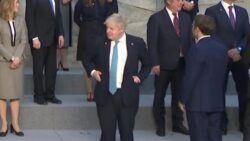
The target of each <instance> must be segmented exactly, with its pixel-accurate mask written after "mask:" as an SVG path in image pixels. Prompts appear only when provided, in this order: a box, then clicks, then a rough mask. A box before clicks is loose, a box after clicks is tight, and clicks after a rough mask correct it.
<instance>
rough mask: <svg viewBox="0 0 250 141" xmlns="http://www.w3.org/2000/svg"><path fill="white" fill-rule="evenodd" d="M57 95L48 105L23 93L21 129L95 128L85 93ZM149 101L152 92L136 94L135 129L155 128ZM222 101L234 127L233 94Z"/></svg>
mask: <svg viewBox="0 0 250 141" xmlns="http://www.w3.org/2000/svg"><path fill="white" fill-rule="evenodd" d="M58 98H60V99H61V100H62V101H63V103H62V104H61V105H56V104H50V103H49V104H48V105H37V104H34V103H33V98H32V96H30V95H25V96H24V98H23V99H22V104H21V111H20V123H21V125H22V127H23V129H70V130H71V129H74V130H88V129H99V123H98V119H97V114H96V107H95V103H93V102H92V103H89V102H87V101H86V97H85V95H59V96H58ZM170 99H171V96H170V95H167V96H166V99H165V105H166V113H167V114H166V127H167V130H170V129H171V128H170V127H171V119H170V117H171V112H170ZM152 103H153V95H141V96H140V106H139V111H138V114H137V116H136V122H135V129H138V130H153V129H155V126H154V122H153V117H152ZM226 104H227V112H228V116H229V129H230V130H237V129H238V128H237V127H238V120H237V115H238V114H237V111H238V110H237V109H238V108H237V98H236V96H234V95H230V96H227V99H226ZM185 124H186V121H185Z"/></svg>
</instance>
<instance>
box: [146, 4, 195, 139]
mask: <svg viewBox="0 0 250 141" xmlns="http://www.w3.org/2000/svg"><path fill="white" fill-rule="evenodd" d="M165 4H166V7H165V8H164V9H162V10H161V11H159V12H157V13H155V14H153V15H152V16H151V17H150V18H149V21H148V29H147V43H148V49H149V53H150V57H151V60H152V65H153V69H152V71H153V73H154V74H155V82H154V85H155V94H154V103H153V114H154V119H155V123H156V134H157V135H159V136H165V117H164V114H165V104H164V98H165V96H166V89H167V87H168V84H169V83H171V91H172V103H171V108H172V121H173V124H172V129H173V131H175V132H180V133H183V134H188V130H187V128H186V127H185V126H183V123H182V122H183V112H182V111H181V110H180V109H179V107H178V100H179V88H180V83H181V79H182V75H183V71H184V67H185V60H184V58H185V55H186V53H187V51H188V49H189V47H190V46H191V45H192V44H193V42H194V40H193V38H192V32H191V20H190V17H189V16H188V15H187V14H186V13H184V12H181V8H182V4H183V2H182V1H180V0H166V1H165Z"/></svg>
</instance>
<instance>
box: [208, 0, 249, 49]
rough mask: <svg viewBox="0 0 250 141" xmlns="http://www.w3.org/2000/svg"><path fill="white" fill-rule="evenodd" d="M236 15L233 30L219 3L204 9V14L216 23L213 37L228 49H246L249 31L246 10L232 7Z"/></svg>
mask: <svg viewBox="0 0 250 141" xmlns="http://www.w3.org/2000/svg"><path fill="white" fill-rule="evenodd" d="M234 8H235V14H236V24H235V30H234V29H233V27H232V26H231V23H230V20H229V18H228V15H227V13H226V11H225V9H224V8H223V6H222V4H221V2H219V3H218V4H216V5H214V6H212V7H209V8H207V9H206V12H205V14H206V15H209V16H211V17H213V18H214V20H215V22H216V32H215V36H216V37H217V38H219V39H220V40H221V41H222V42H223V43H224V44H225V45H226V46H227V48H228V49H232V48H236V47H242V49H243V51H242V53H243V52H244V49H245V47H246V39H247V35H248V31H249V18H248V14H247V11H246V9H244V8H242V7H239V6H237V5H235V6H234Z"/></svg>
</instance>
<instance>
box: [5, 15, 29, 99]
mask: <svg viewBox="0 0 250 141" xmlns="http://www.w3.org/2000/svg"><path fill="white" fill-rule="evenodd" d="M14 26H15V31H16V36H15V45H14V46H12V45H11V30H10V26H9V24H8V21H5V20H3V19H2V18H0V98H1V99H16V98H20V97H21V96H22V94H23V65H21V66H20V67H19V68H18V69H15V70H12V69H10V61H11V58H12V56H16V57H20V58H22V59H24V48H25V47H26V46H27V43H28V39H27V29H26V24H25V20H24V18H22V17H16V19H15V21H14ZM6 80H8V81H6Z"/></svg>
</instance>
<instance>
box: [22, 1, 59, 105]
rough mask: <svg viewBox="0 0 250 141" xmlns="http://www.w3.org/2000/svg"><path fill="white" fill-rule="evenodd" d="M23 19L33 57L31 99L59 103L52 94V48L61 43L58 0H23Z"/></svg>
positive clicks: (53, 59) (53, 57) (54, 80)
mask: <svg viewBox="0 0 250 141" xmlns="http://www.w3.org/2000/svg"><path fill="white" fill-rule="evenodd" d="M25 19H26V23H27V28H28V36H29V42H30V48H31V53H32V58H33V80H34V93H35V95H34V102H35V103H37V104H42V105H46V104H47V102H52V103H55V104H61V103H62V102H61V100H59V99H57V98H56V97H55V83H56V49H57V46H58V47H59V48H60V47H63V45H64V37H63V27H62V20H61V13H60V6H59V0H26V13H25ZM43 71H44V72H45V73H44V75H45V91H44V85H43Z"/></svg>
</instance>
